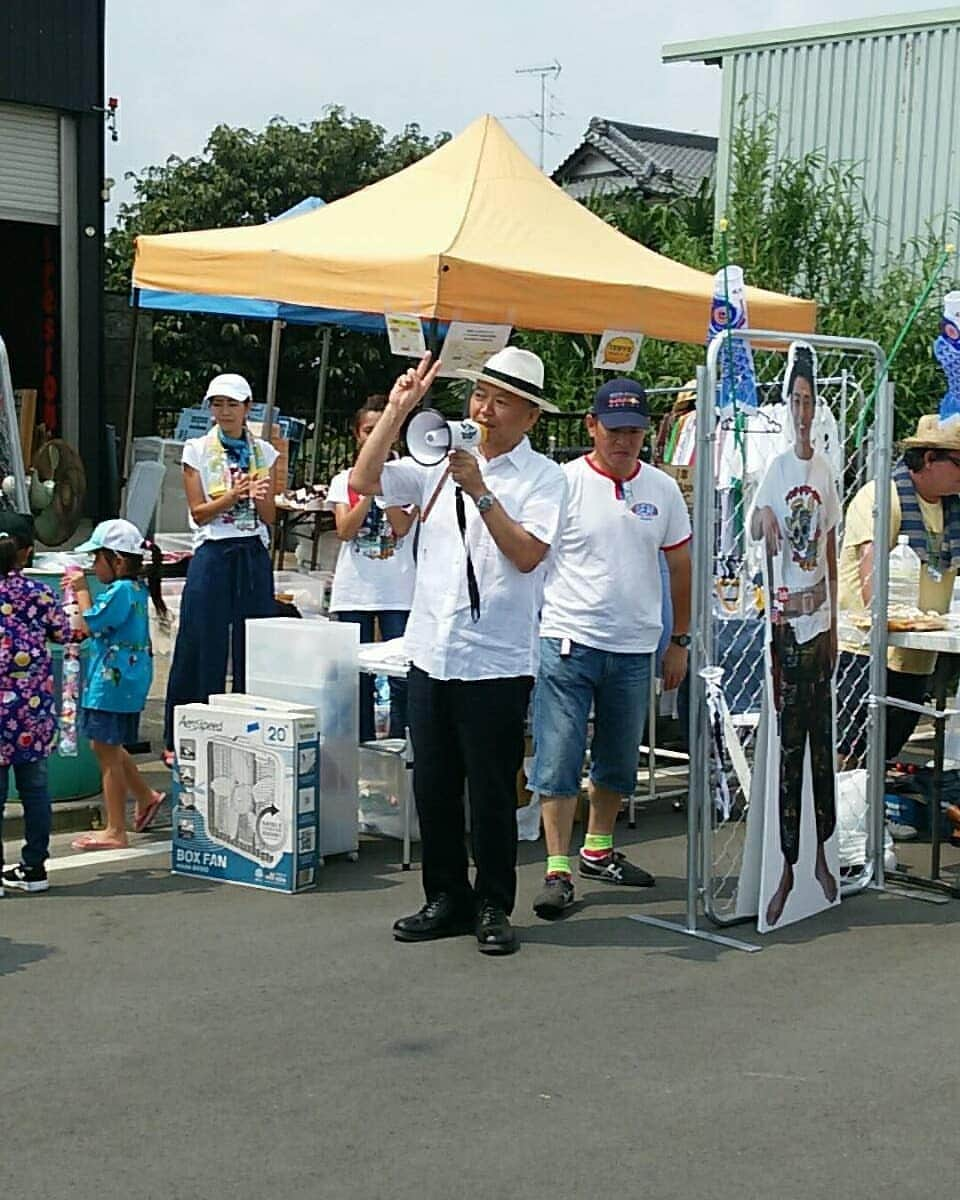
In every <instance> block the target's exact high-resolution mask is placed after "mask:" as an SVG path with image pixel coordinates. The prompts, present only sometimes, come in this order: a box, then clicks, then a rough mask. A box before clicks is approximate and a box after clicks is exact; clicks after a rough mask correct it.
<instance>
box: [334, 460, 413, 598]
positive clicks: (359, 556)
mask: <svg viewBox="0 0 960 1200" xmlns="http://www.w3.org/2000/svg"><path fill="white" fill-rule="evenodd" d="M349 480H350V472H349V471H341V472H340V474H339V475H335V476H334V477H333V479H332V480H331V481H330V489H329V491H328V492H327V507H328V508H331V509H332V508H334V507H335V506H336V505H337V504H349V505H350V507H351V508H352V507H353V506H354V504H356V503H357V502H358V501H360V500H362V497H361V496H358V495H357V494H356V493H352V494H351V492H350V487H349ZM413 535H414V530H413V529H411V530H410V531H409V533H407V534H406V535H405V536H404V537H402V538H398V537H397V535H396V534H395V533H394V532H393V527H392V526H391V524H390V521H389V519H388V517H387V510H386V505H385V504H384V503H383V501H382V500H381V499H379V498H378V497H377V498H374V501H373V503H372V504H371V505H370V509H369V511H368V513H367V515H366V517H365V518H364V521H363V524H362V525H361V526H360V529H359V530H358V532H357V534H356V536H355V537H353V538H352V539H351V540H350V541H349V542H341V543H340V553H339V554H338V556H337V569H336V572H335V574H334V577H333V592H332V594H331V599H330V611H331V612H351V611H353V610H356V611H358V612H389V611H391V610H397V611H404V612H405V611H407V610H408V609H409V608H410V605H411V603H412V602H413V588H414V585H415V583H416V581H417V565H416V563H415V562H414V559H413Z"/></svg>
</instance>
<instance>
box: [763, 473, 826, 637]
mask: <svg viewBox="0 0 960 1200" xmlns="http://www.w3.org/2000/svg"><path fill="white" fill-rule="evenodd" d="M759 508H771V509H773V512H774V514H775V515H776V518H777V520H778V522H779V524H780V533H781V536H782V541H781V543H780V581H781V584H782V586H783V587H785V588H788V589H789V590H790V591H791V592H803V591H807V590H808V589H809V588H813V587H816V586H817V584H819V583H821V582H822V581H823V580H825V579H826V578H827V534H828V533H829V532H830V530H831V529H835V528H836V525H837V522H838V521H839V520H840V501H839V499H838V498H837V485H836V482H835V480H834V475H833V472H832V471H831V469H830V465H829V463H828V462H827V460H826V459H825V458H824V457H823V455H822V454H816V453H815V454H813V455H812V456H811V457H810V458H807V459H803V458H798V457H797V454H796V451H794V450H792V449H791V450H787V451H786V452H785V453H783V454H778V455H777V457H776V458H775V459H774V460H773V461H772V462H771V464H770V466H769V467H768V468H767V473H766V475H764V477H763V479H762V480H761V481H760V486H759V487H758V488H757V496H756V500H755V501H754V512H755V511H756V510H757V509H759ZM752 517H753V514H752V513H751V517H750V521H748V528H749V526H750V525H751V524H752ZM771 586H772V581H771ZM829 586H830V584H829V581H827V590H826V593H825V597H824V601H823V604H822V605H821V606H820V608H818V609H817V610H816V612H812V613H809V614H804V615H803V616H796V617H790V618H788V620H789V623H790V626H791V628H792V629H793V634H794V637H795V638H796V639H797V642H798V643H800V644H801V645H803V644H804V643H805V642H809V641H811V639H813V638H815V637H816V636H817V634H818V633H825V632H826V631H827V630H828V629H829V628H830V612H831V607H830V596H829Z"/></svg>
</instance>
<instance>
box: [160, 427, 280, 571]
mask: <svg viewBox="0 0 960 1200" xmlns="http://www.w3.org/2000/svg"><path fill="white" fill-rule="evenodd" d="M209 436H210V435H209V434H206V433H205V434H203V436H202V437H195V438H190V440H189V441H187V442H184V444H183V455H182V457H181V460H180V461H181V462H182V463H183V465H184V466H185V467H193V469H194V470H195V471H196V472H197V473H198V474H199V476H200V484H201V487H202V488H203V498H204V500H209V499H211V496H210V492H209V490H208V478H207V473H208V470H209V463H208V458H209V442H208V438H209ZM253 440H254V442H255V443H256V445H257V448H258V450H259V452H260V455H261V456H262V458H263V461H264V464H265V466H266V467H267V470H269V469H270V468H271V467H272V466H273V464H274V463H275V462H276V461H277V451H276V449H275V448H274V447H273V446H271V445H270V443H269V442H265V441H264V440H263V439H262V438H254V439H253ZM227 470H228V471H229V472H230V475H231V477H232V476H233V475H235V474H236V473H237V468H236V467H233V466H228V467H227ZM187 517H188V520H189V522H190V529H191V531H192V532H193V545H194V549H196V548H197V547H198V546H200V545H201V544H202V543H203V542H208V541H218V540H219V539H221V538H239V537H258V538H259V539H260V540H261V541H262V542H263V544H264V546H269V544H270V530H269V527H268V526H266V525H264V523H263V521H261V520H260V517H259V515H258V513H257V510H256V508H255V507H254V506H253V505H252V504H249V503H248V502H247V501H246V500H241V501H240V503H239V504H235V505H234V506H233V508H230V509H227V511H226V512H222V513H218V514H217V515H216V516H215V517H214V519H213V520H212V521H208V522H207V523H206V525H198V524H197V523H196V522H195V521H194V519H193V517H192V516H191V515H190V513H189V510H188V513H187Z"/></svg>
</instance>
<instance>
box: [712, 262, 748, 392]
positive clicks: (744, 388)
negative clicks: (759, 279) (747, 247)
mask: <svg viewBox="0 0 960 1200" xmlns="http://www.w3.org/2000/svg"><path fill="white" fill-rule="evenodd" d="M746 324H747V298H746V294H745V290H744V283H743V268H742V267H735V266H728V267H726V269H724V268H721V269H720V270H719V271H717V273H716V275H714V277H713V302H712V304H711V307H710V326H709V329H708V331H707V343H708V344H709V343H710V342H711V341H712V340H713V339H714V338H715V337H716V335H717V334H718V333H724V332H726V330H728V329H744V328H746ZM731 361H732V365H731ZM717 386H718V389H719V395H718V398H717V407H718V408H719V409H720V410H721V411H722V410H724V409H729V408H732V407H733V405H734V403H736V404H737V406H738V407H740V408H756V407H757V376H756V372H755V371H754V367H753V350H752V349H751V348H750V343H749V342H747V341H744V340H743V339H742V338H724V340H723V344H722V345H721V347H720V354H719V357H718V358H717Z"/></svg>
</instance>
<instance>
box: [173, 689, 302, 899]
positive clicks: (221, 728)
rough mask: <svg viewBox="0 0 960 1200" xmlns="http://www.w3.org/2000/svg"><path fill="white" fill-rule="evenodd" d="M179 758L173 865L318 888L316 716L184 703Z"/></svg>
mask: <svg viewBox="0 0 960 1200" xmlns="http://www.w3.org/2000/svg"><path fill="white" fill-rule="evenodd" d="M174 746H175V749H176V755H177V766H176V784H175V789H174V793H175V794H174V808H173V852H172V869H173V871H174V872H175V873H176V874H178V875H195V876H197V875H199V876H202V877H204V878H206V879H221V880H223V881H224V882H227V883H240V884H245V885H247V886H248V887H259V888H267V889H269V890H271V891H278V892H299V891H304V890H305V889H307V888H312V887H315V886H316V882H317V862H318V846H317V843H318V832H319V818H318V803H317V792H318V779H319V774H318V768H319V746H318V740H317V725H316V717H315V715H314V714H313V713H312V712H310V711H308V710H305V709H297V710H293V711H290V710H283V709H277V708H272V709H271V710H270V711H269V712H268V711H265V710H264V709H262V708H261V709H259V710H258V709H257V707H256V702H255V698H251V703H250V705H249V706H247V707H241V708H237V707H234V708H226V707H220V706H217V705H215V704H184V705H181V706H179V707H178V708H177V709H176V712H175V722H174Z"/></svg>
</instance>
